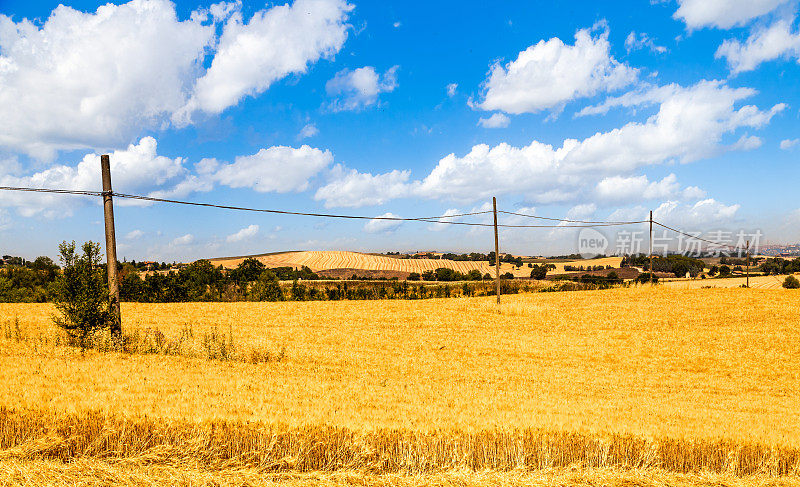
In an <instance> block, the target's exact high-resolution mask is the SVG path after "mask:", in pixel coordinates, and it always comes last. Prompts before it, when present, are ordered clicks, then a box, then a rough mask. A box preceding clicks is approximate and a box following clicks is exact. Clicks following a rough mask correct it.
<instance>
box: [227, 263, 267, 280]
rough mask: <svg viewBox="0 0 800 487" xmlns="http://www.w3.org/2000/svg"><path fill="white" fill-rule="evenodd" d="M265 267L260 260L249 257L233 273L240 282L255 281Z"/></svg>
mask: <svg viewBox="0 0 800 487" xmlns="http://www.w3.org/2000/svg"><path fill="white" fill-rule="evenodd" d="M265 268H266V266H265V265H264V263H263V262H261V261H260V260H258V259H254V258H252V257H248V258H247V259H245V260H243V261H242V262H241V264H239V266H238V267H236V269H235V270H234V271H233V272H232V273H231V274H233V276H234V279H235V280H236V281H238V282H240V283H246V282H253V281H255V280H256V279H259V278H260V277H261V274H262V273H263V272H264V269H265Z"/></svg>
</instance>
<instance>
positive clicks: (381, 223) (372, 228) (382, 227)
mask: <svg viewBox="0 0 800 487" xmlns="http://www.w3.org/2000/svg"><path fill="white" fill-rule="evenodd" d="M380 217H381V218H399V217H398V216H397V215H395V214H394V213H389V212H387V213H384V214H383V215H380ZM402 224H403V222H402V221H400V220H381V219H372V220H370V221H368V222H367V223H366V224H364V231H365V232H367V233H389V232H393V231H395V230H397V229H398V228H399V227H400V225H402Z"/></svg>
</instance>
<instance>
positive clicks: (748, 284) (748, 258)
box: [745, 240, 750, 287]
mask: <svg viewBox="0 0 800 487" xmlns="http://www.w3.org/2000/svg"><path fill="white" fill-rule="evenodd" d="M745 263H746V265H745V269H746V271H745V272H746V273H747V284H746V285H745V286H746V287H750V241H749V240H748V241H747V261H746V262H745Z"/></svg>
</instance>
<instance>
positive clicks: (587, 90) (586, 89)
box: [478, 29, 638, 114]
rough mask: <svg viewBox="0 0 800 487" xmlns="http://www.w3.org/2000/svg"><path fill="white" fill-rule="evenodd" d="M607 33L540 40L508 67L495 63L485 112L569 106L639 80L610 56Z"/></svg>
mask: <svg viewBox="0 0 800 487" xmlns="http://www.w3.org/2000/svg"><path fill="white" fill-rule="evenodd" d="M609 47H610V45H609V42H608V31H605V32H602V33H600V34H597V35H593V34H592V32H591V31H590V30H589V29H582V30H579V31H578V32H577V33H576V34H575V44H574V45H572V46H570V45H568V44H564V42H562V41H561V39H559V38H557V37H554V38H552V39H550V40H547V41H544V40H542V41H539V42H538V43H537V44H535V45H533V46H530V47H528V48H527V49H526V50H524V51H522V52H520V53H519V55H518V56H517V59H515V60H514V61H511V62H509V63H507V64H505V65H502V64H496V65H495V66H494V67H493V68H492V69H491V73H490V75H489V78H488V79H487V80H486V82H485V85H484V88H485V93H484V96H483V101H482V102H480V104H479V105H478V106H479V107H480V108H482V109H483V110H502V111H504V112H506V113H513V114H519V113H533V112H538V111H541V110H545V109H550V108H558V107H560V106H563V105H564V104H565V103H566V102H568V101H570V100H573V99H576V98H582V97H587V96H593V95H595V94H597V93H601V92H606V91H613V90H616V89H619V88H622V87H624V86H627V85H629V84H631V83H633V82H634V81H636V79H637V76H638V72H637V70H636V69H634V68H631V67H629V66H627V65H625V64H623V63H620V62H618V61H617V60H615V59H614V58H613V57H612V56H611V55H610V53H609Z"/></svg>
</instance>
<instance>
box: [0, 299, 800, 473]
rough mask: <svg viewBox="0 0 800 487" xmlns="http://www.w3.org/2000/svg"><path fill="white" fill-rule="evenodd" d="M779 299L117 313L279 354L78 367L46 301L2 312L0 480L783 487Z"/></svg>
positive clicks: (109, 357)
mask: <svg viewBox="0 0 800 487" xmlns="http://www.w3.org/2000/svg"><path fill="white" fill-rule="evenodd" d="M797 296H798V295H797V293H796V292H793V291H789V290H783V289H778V290H761V289H749V290H747V289H695V290H681V289H672V288H668V287H663V286H656V287H654V288H650V287H649V286H642V287H638V288H629V289H612V290H607V291H587V292H564V293H534V294H524V295H514V296H506V297H504V303H503V305H502V306H501V307H500V308H497V307H496V305H495V304H494V303H493V298H463V299H432V300H426V301H358V302H356V301H343V302H327V301H322V302H288V303H175V304H160V305H159V304H135V303H123V316H124V317H125V320H126V321H125V322H126V326H127V327H128V329H129V330H132V329H134V328H135V329H139V330H143V329H147V328H150V329H154V328H157V329H159V330H160V331H161V332H163V334H164V336H165V337H166V339H167V340H170V339H173V338H174V337H176V336H179V335H181V334H182V333H185V330H187V329H191V330H192V331H191V333H192V334H193V335H194V336H195V337H200V336H201V334H203V333H207V332H210V331H212V330H230V333H231V334H232V337H231V343H232V344H235V347H236V348H237V350H238V349H241V350H247V349H248V348H251V347H259V348H261V349H266V350H270V351H273V352H277V350H279V349H284V350H285V356H284V358H283V359H281V360H280V361H278V360H275V359H273V360H271V361H267V362H262V363H249V362H248V361H246V360H243V361H240V360H207V359H204V358H202V357H201V356H196V355H192V356H188V355H183V354H181V353H178V354H175V355H164V354H158V353H150V354H148V353H136V354H125V353H114V352H104V353H100V352H96V351H86V352H81V351H80V350H77V349H75V348H72V347H65V346H63V345H59V344H58V343H57V342H55V341H54V340H53V339H52V337H53V336H54V335H55V334H56V333H58V332H57V330H56V329H55V328H54V326H53V324H52V323H51V321H50V315H51V313H52V307H51V306H50V305H48V304H0V316H2V317H3V318H2V319H1V320H0V324H1V325H2V326H3V331H4V333H2V334H0V404H3V405H4V407H5V408H10V409H5V410H3V412H0V442H2V444H1V445H0V483H3V482H4V481H8V479H14V478H16V479H20V478H27V479H32V478H42V475H43V474H41V473H40V472H48V473H49V475H53V476H58V477H59V478H62V479H85V478H87V476H89V477H90V476H92V475H97V476H103V475H106V476H108V477H106V478H118V479H131V480H130V482H132V483H136V482H137V480H136V479H139V482H144V480H142V479H148V481H153V482H156V481H157V482H160V483H161V484H163V485H168V484H170V483H174V482H177V481H179V480H180V482H183V483H185V484H186V485H202V484H201V483H199V482H201V479H208V478H209V475H212V474H213V475H214V476H216V478H219V479H222V480H223V481H221V483H222V484H225V482H228V483H229V484H230V485H233V484H235V480H236V479H239V480H238V481H239V482H240V483H241V482H244V481H245V480H247V482H250V483H266V484H268V483H269V482H281V481H286V482H292V483H298V484H303V483H309V484H311V483H314V481H315V480H316V481H317V482H320V483H325V484H328V485H335V484H337V483H348V482H358V483H360V484H362V485H385V484H386V483H387V482H390V483H392V484H393V485H411V484H415V483H422V484H425V483H426V482H431V483H432V484H431V485H434V484H435V485H439V483H453V482H454V483H457V484H459V485H486V484H487V483H489V484H495V483H501V484H502V483H507V482H530V483H533V484H535V485H552V484H550V483H549V482H558V481H560V482H566V483H570V484H571V483H578V484H580V483H581V482H584V481H586V482H588V481H589V480H588V479H590V478H591V479H595V480H592V482H596V479H597V475H600V476H601V477H602V478H605V479H606V480H607V481H608V482H609V484H610V485H617V484H619V485H623V484H624V485H630V484H626V483H625V482H632V481H636V482H639V483H641V482H645V483H650V482H652V481H653V479H662V481H663V482H665V484H669V485H681V484H685V485H701V484H708V482H712V483H714V484H715V485H733V484H741V485H761V484H764V483H765V482H774V481H778V482H780V483H782V484H783V485H792V483H791V482H796V477H794V476H796V475H797V474H798V473H800V451H799V450H797V449H796V448H798V447H800V438H798V436H797V431H798V429H800V423H798V418H800V387H798V383H799V382H798V376H797V371H798V370H800V361H798V360H800V359H799V358H798V357H800V349H799V348H798V344H800V331H798V329H797V327H796V323H797V322H798V321H800V307H798V306H796V303H797ZM742 310H745V311H744V312H743V311H742ZM15 319H16V320H18V325H17V323H16V322H15V321H14V320H15ZM17 326H18V328H17ZM15 330H18V331H15ZM765 350H768V351H769V353H765ZM3 432H4V433H3ZM721 439H724V441H722V440H721ZM684 440H685V441H684ZM198 445H203V446H202V448H200V447H198ZM270 445H271V446H270ZM126 452H127V453H126ZM743 452H747V454H746V455H745V454H744V453H743ZM62 461H67V462H71V463H66V464H65V463H61V462H62ZM775 462H777V463H775ZM515 465H516V466H515ZM519 465H522V466H519ZM570 465H572V467H570ZM576 465H577V466H576ZM781 465H782V466H781ZM632 466H638V467H636V468H634V469H633V470H631V467H632ZM486 469H488V471H487V470H486ZM542 469H545V470H542ZM576 469H577V470H576ZM787 469H788V470H787ZM307 470H314V471H316V472H318V473H317V474H316V475H317V476H316V477H314V476H312V477H309V474H307V473H303V472H305V471H307ZM509 471H513V472H514V473H510V472H509ZM209 472H212V473H209ZM270 472H272V473H270ZM280 472H284V473H280ZM481 472H484V473H481ZM541 472H550V473H549V474H548V475H549V476H547V477H544V478H543V477H542V476H541V475H542V473H541ZM787 474H788V475H790V477H784V479H782V480H778V479H776V477H775V476H777V475H787ZM81 475H83V477H81ZM417 475H421V477H416V476H417ZM114 476H118V477H114ZM98 478H102V477H98ZM226 479H227V480H226ZM348 479H349V480H348ZM414 479H417V480H416V481H415V480H414ZM581 479H583V480H581ZM636 479H638V480H636ZM646 479H650V480H646ZM770 479H772V480H770ZM120 481H121V480H120ZM126 481H127V480H126ZM206 481H207V480H206ZM64 482H65V483H64V485H67V484H68V483H69V482H68V481H67V480H65V481H64ZM192 482H198V483H196V484H195V483H192ZM436 482H439V483H436Z"/></svg>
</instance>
